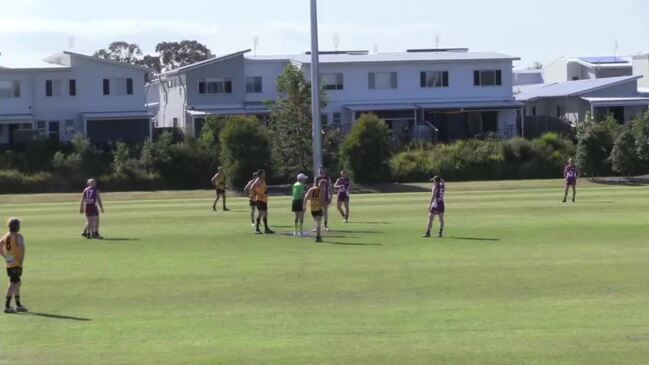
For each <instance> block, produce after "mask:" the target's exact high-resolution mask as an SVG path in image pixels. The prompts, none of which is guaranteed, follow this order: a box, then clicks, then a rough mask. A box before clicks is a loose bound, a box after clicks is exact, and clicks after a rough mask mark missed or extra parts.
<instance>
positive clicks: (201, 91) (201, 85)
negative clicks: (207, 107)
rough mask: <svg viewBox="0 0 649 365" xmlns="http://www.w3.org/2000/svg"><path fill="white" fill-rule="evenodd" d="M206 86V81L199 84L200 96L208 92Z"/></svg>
mask: <svg viewBox="0 0 649 365" xmlns="http://www.w3.org/2000/svg"><path fill="white" fill-rule="evenodd" d="M205 84H206V82H205V81H199V82H198V93H199V94H205V92H206V91H207V90H206V89H207V88H206V87H205Z"/></svg>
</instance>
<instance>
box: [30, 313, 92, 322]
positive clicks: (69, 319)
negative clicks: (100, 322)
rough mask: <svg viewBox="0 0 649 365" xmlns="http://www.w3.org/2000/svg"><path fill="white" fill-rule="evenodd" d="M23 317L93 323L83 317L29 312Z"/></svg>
mask: <svg viewBox="0 0 649 365" xmlns="http://www.w3.org/2000/svg"><path fill="white" fill-rule="evenodd" d="M22 315H23V316H35V317H43V318H50V319H64V320H68V321H82V322H86V321H92V319H90V318H82V317H73V316H63V315H60V314H48V313H38V312H28V313H24V314H22Z"/></svg>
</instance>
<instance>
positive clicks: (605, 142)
mask: <svg viewBox="0 0 649 365" xmlns="http://www.w3.org/2000/svg"><path fill="white" fill-rule="evenodd" d="M619 134H620V126H619V125H618V124H617V121H616V120H615V118H613V116H610V115H609V116H607V117H606V119H605V120H604V121H602V122H590V123H588V124H587V125H585V126H583V127H582V128H581V129H579V133H578V136H577V140H578V144H577V157H576V160H577V165H578V166H579V168H580V170H581V171H582V172H584V173H585V174H587V175H589V176H603V175H607V174H610V173H611V171H612V169H611V160H610V159H609V157H610V156H611V152H612V151H613V145H614V144H615V141H616V140H617V138H618V136H619Z"/></svg>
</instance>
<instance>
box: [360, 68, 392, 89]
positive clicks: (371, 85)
mask: <svg viewBox="0 0 649 365" xmlns="http://www.w3.org/2000/svg"><path fill="white" fill-rule="evenodd" d="M377 74H382V75H386V74H389V75H390V87H376V75H377ZM367 79H368V80H367V82H368V85H367V87H368V89H369V90H397V89H399V73H398V72H396V71H373V72H368V74H367Z"/></svg>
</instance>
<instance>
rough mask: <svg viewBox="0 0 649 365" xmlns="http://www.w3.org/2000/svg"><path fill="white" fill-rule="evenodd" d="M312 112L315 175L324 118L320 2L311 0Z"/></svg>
mask: <svg viewBox="0 0 649 365" xmlns="http://www.w3.org/2000/svg"><path fill="white" fill-rule="evenodd" d="M311 113H312V114H313V117H312V120H313V128H312V129H313V176H314V177H315V176H318V169H319V168H320V166H322V120H321V115H320V50H319V47H318V4H317V0H311Z"/></svg>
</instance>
